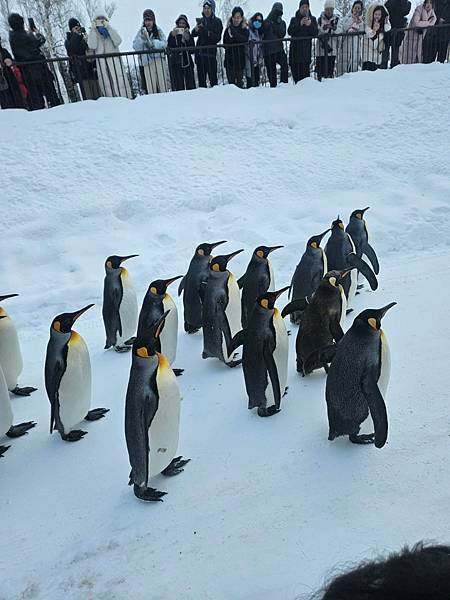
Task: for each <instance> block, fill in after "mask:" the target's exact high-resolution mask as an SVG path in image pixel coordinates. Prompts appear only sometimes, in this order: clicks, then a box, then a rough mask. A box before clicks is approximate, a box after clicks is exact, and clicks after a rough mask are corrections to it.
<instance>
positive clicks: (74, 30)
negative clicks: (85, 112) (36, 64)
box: [64, 17, 101, 100]
mask: <svg viewBox="0 0 450 600" xmlns="http://www.w3.org/2000/svg"><path fill="white" fill-rule="evenodd" d="M68 25H69V31H68V32H67V34H66V41H65V42H64V46H65V48H66V52H67V56H68V57H69V70H70V75H71V77H72V81H73V82H74V83H78V84H79V86H80V90H81V97H82V98H83V100H97V98H100V96H101V93H100V87H99V85H98V79H97V75H96V73H95V69H94V63H93V62H92V61H88V60H87V58H86V56H87V55H88V54H89V46H88V43H87V41H86V36H85V33H86V31H85V30H84V29H82V27H81V23H80V21H79V20H78V19H75V18H73V17H72V18H71V19H69V23H68Z"/></svg>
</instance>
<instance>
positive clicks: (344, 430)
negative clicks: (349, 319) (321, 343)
mask: <svg viewBox="0 0 450 600" xmlns="http://www.w3.org/2000/svg"><path fill="white" fill-rule="evenodd" d="M395 305H396V302H391V304H388V305H387V306H384V307H383V308H379V309H368V310H364V311H363V312H362V313H360V314H359V315H358V316H357V317H356V319H355V320H354V322H353V325H352V326H351V327H350V329H349V330H348V331H347V333H346V334H345V336H344V337H343V338H342V340H341V341H340V343H339V345H338V347H337V351H336V355H335V357H334V359H333V362H332V363H331V366H330V371H329V374H328V378H327V385H326V400H327V407H328V423H329V427H330V430H329V436H328V439H329V440H334V439H335V438H337V437H339V436H342V435H348V436H349V439H350V441H351V442H352V443H354V444H371V443H374V442H375V446H376V447H377V448H382V447H383V446H384V445H385V443H386V440H387V435H388V417H387V411H386V404H385V396H386V391H387V387H388V384H389V376H390V368H391V360H390V351H389V345H388V342H387V339H386V335H385V334H384V332H383V330H382V329H381V320H382V318H383V317H384V315H385V314H386V312H387V311H388V310H389V309H390V308H392V307H393V306H395ZM369 411H370V415H371V417H372V421H373V424H374V427H375V433H371V434H368V435H366V434H360V433H359V431H360V428H361V424H362V423H363V422H364V421H365V420H366V419H367V417H368V416H369Z"/></svg>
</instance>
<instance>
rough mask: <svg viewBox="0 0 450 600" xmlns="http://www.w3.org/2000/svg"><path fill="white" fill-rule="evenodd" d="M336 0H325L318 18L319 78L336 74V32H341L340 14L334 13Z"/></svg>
mask: <svg viewBox="0 0 450 600" xmlns="http://www.w3.org/2000/svg"><path fill="white" fill-rule="evenodd" d="M334 8H335V4H334V0H325V3H324V6H323V12H322V14H321V15H320V17H319V18H318V20H317V25H318V35H319V36H318V38H317V41H316V72H317V79H318V80H319V81H322V78H328V77H333V76H334V66H335V63H336V56H337V51H338V45H339V38H338V37H337V35H336V34H338V33H341V24H340V21H339V15H335V14H334Z"/></svg>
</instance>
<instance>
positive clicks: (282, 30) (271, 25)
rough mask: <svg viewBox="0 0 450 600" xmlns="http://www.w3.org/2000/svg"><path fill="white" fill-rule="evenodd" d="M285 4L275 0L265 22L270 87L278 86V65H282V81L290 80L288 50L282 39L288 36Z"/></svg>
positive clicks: (265, 48)
mask: <svg viewBox="0 0 450 600" xmlns="http://www.w3.org/2000/svg"><path fill="white" fill-rule="evenodd" d="M282 16H283V5H282V4H281V2H275V4H274V5H273V6H272V10H271V11H270V13H269V15H268V17H267V19H266V20H265V21H264V23H263V33H264V42H266V43H265V44H264V45H263V47H264V61H265V63H266V69H267V74H268V77H269V82H270V87H277V65H280V69H281V73H280V79H281V83H287V82H288V76H289V70H288V61H287V56H286V52H285V51H284V46H283V42H282V40H283V39H284V38H285V37H286V21H283V19H282Z"/></svg>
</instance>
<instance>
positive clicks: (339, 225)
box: [331, 216, 345, 231]
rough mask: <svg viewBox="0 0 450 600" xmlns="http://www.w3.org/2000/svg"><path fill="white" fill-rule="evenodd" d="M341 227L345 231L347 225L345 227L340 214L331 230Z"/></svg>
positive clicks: (337, 229)
mask: <svg viewBox="0 0 450 600" xmlns="http://www.w3.org/2000/svg"><path fill="white" fill-rule="evenodd" d="M340 229H342V231H344V230H345V227H344V223H343V222H342V221H341V219H340V218H339V216H338V218H337V219H336V220H335V221H333V222H332V223H331V231H339V230H340Z"/></svg>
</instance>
